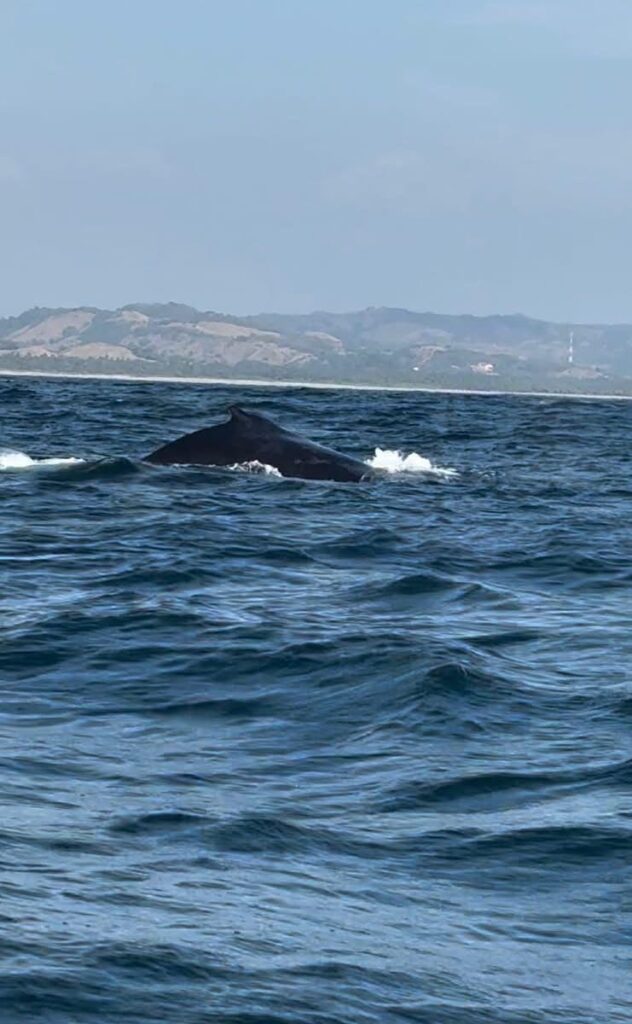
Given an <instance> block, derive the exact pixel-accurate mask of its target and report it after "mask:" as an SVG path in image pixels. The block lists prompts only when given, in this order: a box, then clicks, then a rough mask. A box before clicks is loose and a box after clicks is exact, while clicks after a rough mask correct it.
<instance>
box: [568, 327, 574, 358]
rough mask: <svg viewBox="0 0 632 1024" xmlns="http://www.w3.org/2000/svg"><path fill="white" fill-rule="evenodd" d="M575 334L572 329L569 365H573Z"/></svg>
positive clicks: (569, 338) (569, 341) (569, 337)
mask: <svg viewBox="0 0 632 1024" xmlns="http://www.w3.org/2000/svg"><path fill="white" fill-rule="evenodd" d="M574 342H575V335H574V334H573V332H572V331H571V333H570V334H569V336H568V365H569V366H572V365H573V357H574Z"/></svg>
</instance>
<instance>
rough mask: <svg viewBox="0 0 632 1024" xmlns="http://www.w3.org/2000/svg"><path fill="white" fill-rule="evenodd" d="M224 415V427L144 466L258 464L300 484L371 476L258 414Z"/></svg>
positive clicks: (155, 455)
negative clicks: (225, 416)
mask: <svg viewBox="0 0 632 1024" xmlns="http://www.w3.org/2000/svg"><path fill="white" fill-rule="evenodd" d="M228 413H229V419H228V420H226V422H224V423H218V424H216V425H215V426H212V427H204V428H203V429H202V430H195V431H193V433H191V434H185V435H184V436H183V437H179V438H178V439H177V440H176V441H171V442H169V444H165V445H163V446H162V448H157V449H156V451H154V452H152V453H151V454H150V455H147V456H146V458H145V460H144V461H146V462H150V463H154V464H156V465H162V466H173V465H191V466H234V465H238V464H240V463H245V462H259V463H262V464H263V465H266V466H272V467H274V469H276V470H277V471H278V472H279V473H280V474H281V476H286V477H297V478H299V479H303V480H335V481H339V482H354V483H357V482H359V481H361V480H367V479H370V478H371V477H372V476H373V473H372V471H371V468H370V466H367V465H366V463H364V462H361V461H360V460H359V459H354V458H352V457H351V456H349V455H343V454H341V453H340V452H337V451H334V449H333V448H326V447H324V446H323V445H320V444H315V443H314V442H313V441H309V440H307V438H304V437H301V436H300V435H298V434H293V433H292V432H291V431H289V430H286V429H285V428H284V427H281V426H279V425H278V424H277V423H274V421H273V420H271V419H268V417H267V416H264V415H263V414H262V413H260V412H251V411H249V410H247V409H244V408H242V407H241V406H239V405H231V406H229V408H228Z"/></svg>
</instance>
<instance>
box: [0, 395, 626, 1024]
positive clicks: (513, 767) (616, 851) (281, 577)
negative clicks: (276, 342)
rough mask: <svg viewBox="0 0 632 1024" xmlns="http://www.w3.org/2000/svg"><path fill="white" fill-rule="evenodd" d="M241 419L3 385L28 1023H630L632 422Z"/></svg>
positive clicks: (3, 641) (14, 990)
mask: <svg viewBox="0 0 632 1024" xmlns="http://www.w3.org/2000/svg"><path fill="white" fill-rule="evenodd" d="M242 390H243V393H242V391H240V389H236V388H229V387H196V386H191V385H177V384H142V383H123V382H114V381H72V382H70V381H66V382H64V381H46V380H43V379H40V380H28V379H26V378H23V379H19V380H16V379H12V380H3V381H2V380H0V395H1V396H2V398H3V399H4V404H3V408H4V410H5V416H4V419H3V432H2V437H0V470H5V471H6V472H3V473H1V474H0V493H1V495H2V501H3V509H4V516H3V518H2V522H1V524H0V552H1V557H2V569H3V573H2V584H3V585H2V588H1V590H0V680H1V689H0V693H1V697H2V699H1V703H0V738H1V740H2V747H1V750H0V780H1V790H0V793H1V798H2V804H3V807H2V811H3V813H2V816H1V819H0V850H1V858H2V869H3V870H2V875H1V877H0V893H1V895H2V904H1V905H0V921H1V922H2V924H3V929H2V931H1V932H0V951H1V953H2V961H3V964H2V967H1V968H0V1005H1V1006H2V1012H1V1014H0V1019H1V1020H2V1022H3V1024H5V1022H7V1024H12V1022H14V1021H15V1022H22V1021H24V1022H31V1021H33V1022H35V1021H45V1022H47V1024H69V1022H71V1021H72V1022H80V1024H84V1022H86V1024H87V1022H95V1024H96V1022H99V1024H109V1022H112V1024H115V1022H117V1024H118V1022H121V1024H137V1022H138V1024H140V1022H143V1024H145V1022H150V1021H151V1022H154V1021H165V1022H169V1024H175V1022H177V1024H203V1022H204V1024H208V1022H211V1021H217V1022H218V1024H219V1022H222V1024H227V1022H231V1024H237V1022H240V1024H255V1022H257V1024H264V1022H265V1024H289V1022H296V1024H308V1022H310V1024H311V1022H313V1024H330V1022H331V1024H356V1022H358V1024H364V1022H366V1024H372V1022H375V1024H382V1022H384V1024H391V1022H392V1024H397V1022H407V1021H408V1022H413V1021H414V1022H421V1024H552V1022H556V1024H562V1022H563V1024H589V1022H590V1024H618V1022H623V1021H626V1022H627V1021H628V1020H630V1019H631V1016H632V984H631V983H630V976H629V959H630V957H629V954H630V941H631V940H632V916H631V915H630V895H631V884H632V854H631V852H630V851H631V850H632V818H631V816H630V787H631V785H632V759H631V751H630V723H631V720H632V685H631V677H630V668H629V666H630V656H631V654H632V639H630V630H629V622H628V620H629V611H630V601H629V598H628V591H629V586H630V581H631V580H632V548H631V546H630V530H629V522H630V498H631V496H632V487H631V485H630V455H629V439H630V418H631V415H632V406H631V405H630V404H629V403H609V402H606V401H596V402H585V401H568V400H554V399H550V400H549V399H536V398H509V397H507V398H503V397H500V396H465V395H431V394H426V395H423V394H415V393H408V394H406V393H378V392H375V393H371V392H335V391H332V392H327V391H310V390H308V389H304V390H297V389H291V390H287V391H285V390H283V389H276V388H275V389H269V390H268V389H257V388H250V389H242ZM234 401H239V402H242V403H243V404H245V405H247V406H251V407H253V408H257V409H259V410H260V411H262V412H264V413H266V414H268V415H271V416H273V417H274V418H275V419H277V420H278V421H280V422H282V423H283V424H284V425H287V426H288V427H290V428H292V429H296V430H298V431H300V432H302V433H304V434H306V435H307V436H309V437H311V438H313V439H314V440H316V441H319V442H321V443H324V444H328V445H331V446H334V447H337V448H339V449H341V450H344V451H346V452H348V453H349V454H351V455H354V456H355V457H357V458H361V459H364V460H365V461H367V462H368V463H369V464H371V465H372V466H374V467H376V468H378V469H381V470H382V471H383V472H382V473H381V474H378V479H376V480H374V481H372V482H370V483H362V484H359V485H356V484H335V483H327V482H325V483H323V482H318V483H314V482H308V481H301V480H288V479H284V478H281V477H279V476H278V475H277V474H276V473H275V472H274V471H273V468H271V467H265V466H261V465H258V464H257V465H248V466H240V467H232V468H222V469H214V468H212V467H174V466H170V467H154V466H149V465H147V464H145V463H144V462H143V455H144V454H146V453H147V452H148V451H151V450H152V449H153V448H156V447H157V446H158V445H159V444H160V443H163V442H165V441H167V440H169V439H171V438H174V437H177V436H178V435H180V434H182V433H184V432H185V431H188V430H193V429H195V428H196V427H199V426H202V425H203V424H205V423H212V422H216V421H217V420H218V419H220V418H221V416H222V413H223V411H224V409H225V408H226V406H227V405H229V404H231V403H232V402H234ZM27 453H28V454H27ZM372 453H373V454H372Z"/></svg>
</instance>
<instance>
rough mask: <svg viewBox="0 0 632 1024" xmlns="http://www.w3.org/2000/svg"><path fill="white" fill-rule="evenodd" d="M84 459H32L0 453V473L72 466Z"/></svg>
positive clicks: (20, 454)
mask: <svg viewBox="0 0 632 1024" xmlns="http://www.w3.org/2000/svg"><path fill="white" fill-rule="evenodd" d="M84 461H85V460H84V459H77V458H74V457H70V458H67V459H60V458H51V459H32V458H31V456H30V455H27V454H26V453H25V452H11V451H4V452H0V471H4V470H8V469H35V468H37V467H38V466H73V465H78V464H79V463H81V462H84Z"/></svg>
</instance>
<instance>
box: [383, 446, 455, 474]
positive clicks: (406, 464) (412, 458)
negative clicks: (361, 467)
mask: <svg viewBox="0 0 632 1024" xmlns="http://www.w3.org/2000/svg"><path fill="white" fill-rule="evenodd" d="M366 464H367V466H371V468H372V469H381V470H384V471H385V472H387V473H428V474H430V475H432V476H439V477H443V478H444V479H448V478H449V477H454V476H458V473H457V471H456V469H450V468H449V467H443V466H435V465H434V463H432V462H431V461H430V459H426V458H425V457H424V456H423V455H418V454H417V452H410V453H409V454H408V455H402V453H401V452H400V451H393V450H391V449H389V448H376V449H375V455H374V456H373V458H372V459H367V460H366Z"/></svg>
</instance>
